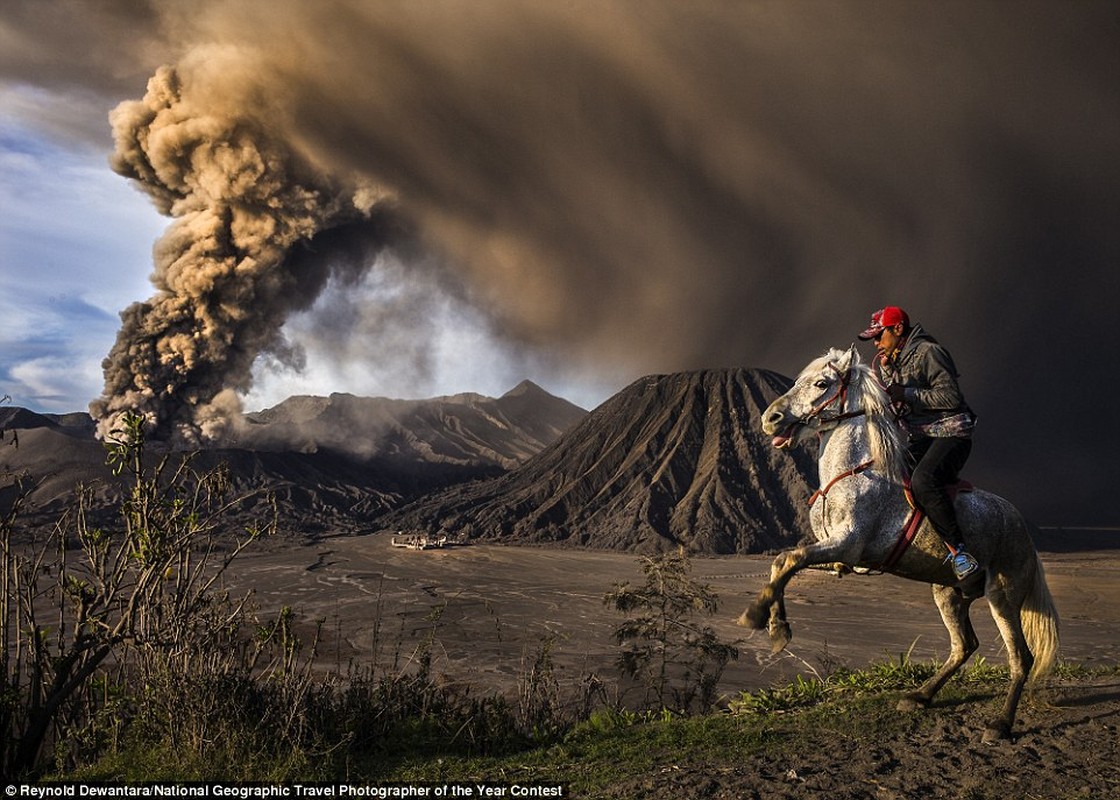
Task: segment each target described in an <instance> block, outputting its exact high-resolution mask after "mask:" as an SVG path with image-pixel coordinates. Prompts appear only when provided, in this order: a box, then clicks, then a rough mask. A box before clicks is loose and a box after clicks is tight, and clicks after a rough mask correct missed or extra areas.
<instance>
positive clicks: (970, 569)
mask: <svg viewBox="0 0 1120 800" xmlns="http://www.w3.org/2000/svg"><path fill="white" fill-rule="evenodd" d="M946 561H949V562H950V563H951V564H952V565H953V574H954V575H956V576H957V580H958V581H963V580H964V579H965V578H967V577H968V576H969V575H971V574H972V573H974V572H976V570H978V569H980V563H979V562H978V561H977V560H976V559H975V558H973V557H972V556H970V555H969V554H968V553H966V552H965V551H964V549H963V548H961V547H958V548H957V552H956V553H952V554H950V555H949V558H947V559H946Z"/></svg>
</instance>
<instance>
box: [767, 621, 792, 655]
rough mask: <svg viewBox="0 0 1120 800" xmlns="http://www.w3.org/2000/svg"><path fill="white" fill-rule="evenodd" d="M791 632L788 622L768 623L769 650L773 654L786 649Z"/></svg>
mask: <svg viewBox="0 0 1120 800" xmlns="http://www.w3.org/2000/svg"><path fill="white" fill-rule="evenodd" d="M792 638H793V634H792V633H791V632H790V629H789V623H788V622H775V623H772V624H771V625H770V652H771V653H772V654H774V655H777V654H778V653H780V652H782V651H783V650H785V649H786V645H787V644H789V641H790V639H792Z"/></svg>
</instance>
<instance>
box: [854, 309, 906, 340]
mask: <svg viewBox="0 0 1120 800" xmlns="http://www.w3.org/2000/svg"><path fill="white" fill-rule="evenodd" d="M900 322H901V323H902V324H903V325H905V326H906V327H909V326H910V317H908V316H907V315H906V312H905V311H903V310H902V309H901V308H899V307H898V306H887V307H886V308H880V309H879V310H878V311H876V312H875V313H874V314H872V315H871V325H870V326H869V327H868V328H867V330H865V331H864V332H863V333H861V334H860V335H859V338H861V339H874V338H875V337H876V336H878V335H879V334H880V333H882V332H883V329H884V328H893V327H894V326H895V325H897V324H898V323H900Z"/></svg>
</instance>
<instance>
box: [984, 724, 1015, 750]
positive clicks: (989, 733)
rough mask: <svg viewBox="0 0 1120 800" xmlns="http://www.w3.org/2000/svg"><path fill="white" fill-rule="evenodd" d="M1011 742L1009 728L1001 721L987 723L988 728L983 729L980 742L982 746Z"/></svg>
mask: <svg viewBox="0 0 1120 800" xmlns="http://www.w3.org/2000/svg"><path fill="white" fill-rule="evenodd" d="M1010 740H1011V726H1010V725H1008V724H1007V723H1006V722H1004V721H1003V720H997V721H996V722H990V723H988V727H986V728H984V736H983V738H982V739H981V741H982V742H983V743H984V744H995V743H996V742H1006V741H1010Z"/></svg>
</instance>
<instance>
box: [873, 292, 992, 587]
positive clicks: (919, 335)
mask: <svg viewBox="0 0 1120 800" xmlns="http://www.w3.org/2000/svg"><path fill="white" fill-rule="evenodd" d="M859 338H860V339H863V340H869V339H871V340H874V341H875V348H876V350H878V354H877V355H876V357H875V361H874V363H873V369H874V370H875V373H876V374H877V376H878V378H879V381H880V382H881V383H882V384H883V386H884V388H885V389H886V391H887V393H888V394H889V395H890V398H891V401H892V403H894V406H895V409H896V411H897V412H898V414H899V416H900V418H901V420H902V422H903V424H904V426H905V428H906V430H907V432H908V434H909V450H910V455H911V457H912V459H913V461H914V468H913V472H912V473H911V476H910V491H911V493H912V494H913V497H914V502H915V504H916V505H917V506H918V507H919V508H920V509H921V510H922V511H923V512H925V514H926V516H927V517H928V518H929V521H930V522H931V523H932V524H933V527H934V528H935V529H936V530H937V533H938V535H939V536H940V537H941V538H942V539H944V540H945V544H946V546H947V547H948V548H949V554H950V559H951V561H952V566H953V573H954V574H955V575H956V577H957V580H964V579H965V578H967V577H968V576H969V575H972V574H973V573H974V572H976V570H977V569H978V567H979V565H978V564H977V562H976V559H975V558H973V557H972V556H971V555H969V554H968V553H966V552H965V544H966V543H965V536H964V533H963V532H962V531H961V526H960V525H959V524H958V522H957V514H956V510H955V509H954V508H953V500H952V498H951V497H950V495H949V491H948V488H947V487H948V486H950V485H952V484H955V483H956V482H957V481H958V479H959V475H960V471H961V469H962V468H963V467H964V463H965V461H967V460H968V455H969V453H970V452H972V429H973V426H974V425H975V424H976V415H975V414H973V413H972V410H971V409H970V408H969V407H968V404H967V403H965V400H964V394H963V393H962V392H961V389H960V385H959V384H958V383H957V378H958V373H957V368H956V366H955V365H954V364H953V358H952V356H950V355H949V352H948V351H947V350H946V349H945V348H944V347H943V346H942V345H940V344H938V342H937V340H936V339H934V338H933V337H932V336H930V335H929V334H928V333H926V332H925V331H924V330H923V329H922V326H921V325H918V324H916V323H915V324H911V323H910V317H909V316H908V315H907V314H906V312H905V311H903V310H902V309H901V308H899V307H898V306H887V307H886V308H881V309H879V310H878V311H876V312H875V313H874V314H872V315H871V325H870V326H869V327H868V328H867V330H865V331H863V333H861V334H859Z"/></svg>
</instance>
